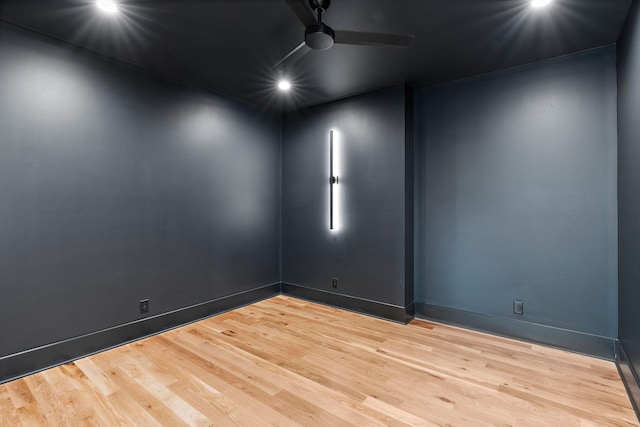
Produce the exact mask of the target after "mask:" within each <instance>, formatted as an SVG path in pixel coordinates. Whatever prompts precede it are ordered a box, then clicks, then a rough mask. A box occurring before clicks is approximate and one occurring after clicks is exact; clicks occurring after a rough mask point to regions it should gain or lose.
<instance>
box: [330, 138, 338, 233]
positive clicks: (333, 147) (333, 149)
mask: <svg viewBox="0 0 640 427" xmlns="http://www.w3.org/2000/svg"><path fill="white" fill-rule="evenodd" d="M336 140H337V132H335V131H334V130H331V131H329V229H330V230H336V229H337V226H336V222H337V221H336V212H335V210H336V200H335V199H336V197H335V196H336V191H335V190H334V187H335V186H336V185H338V182H339V178H338V176H337V175H336V171H335V164H336V161H335V157H336V151H337V148H336V145H337V141H336Z"/></svg>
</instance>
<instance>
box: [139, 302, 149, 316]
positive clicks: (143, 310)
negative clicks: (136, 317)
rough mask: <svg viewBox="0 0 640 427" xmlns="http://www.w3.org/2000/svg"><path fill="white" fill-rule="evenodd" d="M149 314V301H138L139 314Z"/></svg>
mask: <svg viewBox="0 0 640 427" xmlns="http://www.w3.org/2000/svg"><path fill="white" fill-rule="evenodd" d="M148 312H149V300H148V299H143V300H141V301H140V314H144V313H148Z"/></svg>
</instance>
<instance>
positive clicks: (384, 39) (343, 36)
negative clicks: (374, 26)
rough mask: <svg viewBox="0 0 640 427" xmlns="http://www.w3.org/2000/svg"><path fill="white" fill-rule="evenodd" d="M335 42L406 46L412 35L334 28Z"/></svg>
mask: <svg viewBox="0 0 640 427" xmlns="http://www.w3.org/2000/svg"><path fill="white" fill-rule="evenodd" d="M335 33H336V43H340V44H358V45H364V46H391V47H408V46H409V43H411V40H413V36H399V35H396V34H382V33H364V32H361V31H343V30H336V31H335Z"/></svg>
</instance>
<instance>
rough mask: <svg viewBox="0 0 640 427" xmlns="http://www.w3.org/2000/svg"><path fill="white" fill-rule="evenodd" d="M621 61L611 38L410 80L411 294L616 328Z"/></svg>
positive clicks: (476, 309) (473, 308) (567, 324)
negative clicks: (475, 73)
mask: <svg viewBox="0 0 640 427" xmlns="http://www.w3.org/2000/svg"><path fill="white" fill-rule="evenodd" d="M615 61H616V55H615V48H614V47H613V46H609V47H605V48H600V49H597V50H592V51H588V52H583V53H579V54H575V55H571V56H567V57H562V58H558V59H554V60H551V61H546V62H541V63H536V64H532V65H528V66H524V67H520V68H517V69H512V70H506V71H503V72H499V73H495V74H491V75H487V76H482V77H479V78H474V79H470V80H465V81H460V82H456V83H452V84H449V85H445V86H440V87H435V88H430V89H424V90H421V91H418V92H417V93H416V109H417V111H416V129H417V139H418V141H419V144H420V152H421V154H420V155H421V159H422V160H421V165H420V167H419V168H418V169H420V170H421V171H422V172H421V174H422V177H421V182H420V185H419V188H421V191H422V193H421V199H422V201H421V206H420V209H419V210H418V222H419V224H418V230H420V231H419V237H418V239H417V240H418V242H419V246H420V249H419V250H418V251H417V252H418V253H419V254H420V258H419V259H418V262H417V266H416V269H418V270H419V273H418V281H417V283H416V301H418V302H423V303H428V304H433V305H437V306H442V307H447V308H453V309H458V310H464V311H468V312H473V313H480V314H487V315H494V316H502V317H506V318H514V319H519V320H525V321H529V322H534V323H539V324H543V325H551V326H555V327H559V328H566V329H570V330H574V331H580V332H585V333H588V334H595V335H600V336H605V337H615V336H616V333H617V207H616V205H617V203H616V191H617V187H616V174H617V170H616V156H617V151H616V62H615ZM636 74H637V73H636ZM634 102H637V99H636V100H634ZM634 105H635V104H634ZM630 111H631V110H630ZM633 111H636V112H637V111H638V109H635V110H633ZM634 125H635V126H637V123H635V124H634ZM636 130H637V127H636ZM636 139H637V138H636ZM636 170H637V168H636ZM633 173H634V174H637V172H633ZM634 203H635V205H634V206H636V207H637V206H640V205H638V204H637V201H634ZM634 212H636V211H634ZM635 216H636V217H637V215H635ZM634 220H635V218H634ZM636 247H638V246H637V243H636ZM636 268H637V267H636ZM515 299H520V300H522V301H523V302H524V316H518V315H515V314H513V313H512V302H513V300H515Z"/></svg>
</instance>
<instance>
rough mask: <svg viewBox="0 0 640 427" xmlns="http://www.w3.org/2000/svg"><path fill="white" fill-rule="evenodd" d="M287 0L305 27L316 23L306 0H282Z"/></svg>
mask: <svg viewBox="0 0 640 427" xmlns="http://www.w3.org/2000/svg"><path fill="white" fill-rule="evenodd" d="M284 1H285V2H287V4H288V5H289V7H290V8H291V10H293V13H295V14H296V16H297V17H298V19H299V20H300V21H301V22H302V23H303V24H304V26H305V28H306V27H310V26H312V25H317V24H318V20H317V19H316V16H315V15H314V14H313V11H312V10H311V8H310V7H309V6H308V3H307V1H306V0H284Z"/></svg>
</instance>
